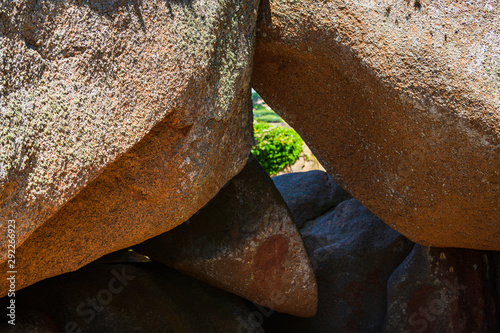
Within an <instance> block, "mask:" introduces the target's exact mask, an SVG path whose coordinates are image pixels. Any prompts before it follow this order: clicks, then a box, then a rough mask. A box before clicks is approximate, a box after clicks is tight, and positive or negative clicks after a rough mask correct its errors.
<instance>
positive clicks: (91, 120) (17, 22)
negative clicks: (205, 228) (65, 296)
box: [0, 0, 257, 295]
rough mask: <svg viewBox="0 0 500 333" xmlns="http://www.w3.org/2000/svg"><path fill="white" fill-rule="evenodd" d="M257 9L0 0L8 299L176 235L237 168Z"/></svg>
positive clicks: (224, 4) (1, 208)
mask: <svg viewBox="0 0 500 333" xmlns="http://www.w3.org/2000/svg"><path fill="white" fill-rule="evenodd" d="M256 3H257V1H247V2H244V3H242V2H240V1H233V0H224V1H218V0H208V1H201V0H199V1H197V0H195V1H189V2H188V3H185V2H178V1H173V2H172V1H167V2H165V1H160V2H158V1H152V0H144V1H140V2H129V1H121V0H120V1H111V2H100V1H87V2H74V1H56V2H54V1H46V0H42V1H34V0H22V1H2V2H1V4H0V79H1V82H0V115H1V116H0V132H1V133H2V134H1V136H0V140H1V142H0V223H1V225H2V230H4V227H5V225H6V223H7V221H8V220H11V219H12V220H15V221H16V226H17V228H16V236H17V245H18V249H17V262H16V269H17V270H18V276H17V279H18V280H17V286H18V288H22V287H24V286H26V285H29V284H31V283H34V282H36V281H38V280H40V279H43V278H47V277H50V276H53V275H56V274H60V273H64V272H67V271H71V270H75V269H77V268H78V267H81V266H83V265H84V264H86V263H88V262H90V261H92V260H93V259H96V258H98V257H100V256H101V255H103V254H105V253H109V252H112V251H114V250H118V249H120V248H124V247H126V246H130V245H132V244H136V243H139V242H142V241H144V240H146V239H148V238H151V237H153V236H155V235H157V234H160V233H162V232H165V231H166V230H169V229H171V228H173V227H175V226H176V225H178V224H179V223H182V222H184V221H186V220H187V219H188V218H189V217H190V216H191V215H192V214H194V213H195V212H196V211H198V210H199V209H200V208H201V207H202V206H203V205H204V204H206V203H207V202H208V201H209V200H210V199H211V198H212V197H213V196H214V195H215V194H216V193H217V192H218V191H219V189H220V188H221V187H222V186H223V185H224V184H225V183H226V182H227V181H228V180H229V179H231V178H232V177H233V176H234V175H236V174H237V173H238V172H239V171H240V170H241V168H242V167H243V166H244V165H245V163H246V160H247V156H248V152H249V150H250V145H251V140H252V139H251V126H252V119H251V118H252V115H251V102H250V87H249V80H250V65H251V56H252V49H253V41H254V29H255V20H256V16H257V13H256V8H257V4H256ZM82 188H83V190H82ZM77 194H78V195H77ZM75 195H77V196H76V197H75ZM72 198H73V199H72ZM70 199H72V200H71V201H68V200H70ZM61 207H63V208H61ZM6 239H7V238H6V237H1V238H0V255H1V256H0V259H1V261H3V260H4V259H5V257H6V255H7V251H6V247H7V246H6ZM0 267H1V269H2V270H3V271H6V270H7V267H6V263H4V264H3V266H1V265H0ZM4 283H5V280H3V281H2V282H1V283H0V285H1V286H2V288H1V294H2V295H3V294H4V291H5V288H3V286H4Z"/></svg>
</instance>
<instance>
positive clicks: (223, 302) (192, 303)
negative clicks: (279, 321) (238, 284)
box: [0, 263, 251, 333]
mask: <svg viewBox="0 0 500 333" xmlns="http://www.w3.org/2000/svg"><path fill="white" fill-rule="evenodd" d="M7 300H8V298H3V299H1V302H0V303H1V304H2V308H4V306H3V305H4V304H6V303H5V301H7ZM16 304H17V319H16V326H15V327H9V326H10V325H8V324H6V322H5V320H2V322H1V323H0V332H6V333H7V332H9V333H10V332H20V333H37V332H38V333H42V332H43V333H48V332H50V333H53V332H54V333H55V332H75V333H76V332H81V333H96V332H109V333H114V332H116V333H124V332H169V333H170V332H172V333H186V332H195V333H196V332H199V333H202V332H220V333H227V332H238V330H239V329H240V327H244V326H245V325H247V322H248V319H249V318H251V317H250V310H249V309H248V307H247V306H246V305H245V302H244V300H242V299H241V298H239V297H237V296H234V295H231V294H229V293H226V292H224V291H222V290H218V289H216V288H213V287H212V286H209V285H207V284H204V283H202V282H199V281H196V280H194V279H191V278H189V277H186V276H184V275H182V274H180V273H178V272H176V271H174V270H172V269H170V268H168V267H166V266H163V265H161V264H158V263H142V264H127V263H122V264H97V263H95V264H94V263H93V264H90V265H88V266H85V267H84V268H82V269H80V270H78V271H76V272H73V273H67V274H64V275H61V276H57V277H55V278H51V279H47V280H44V281H41V282H39V283H37V284H35V285H33V286H30V287H28V288H25V289H24V290H22V291H20V292H18V293H17V295H16ZM35 325H40V326H35ZM241 332H244V330H241Z"/></svg>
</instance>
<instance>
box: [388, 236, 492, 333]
mask: <svg viewBox="0 0 500 333" xmlns="http://www.w3.org/2000/svg"><path fill="white" fill-rule="evenodd" d="M492 268H493V269H494V267H493V266H492V264H491V263H488V256H487V254H486V253H484V252H481V251H477V250H468V249H442V248H429V247H425V246H421V245H415V247H414V249H413V251H412V253H411V254H410V255H409V256H408V257H407V258H406V259H405V261H404V262H403V263H402V264H401V265H400V266H399V267H398V268H397V269H396V270H395V271H394V273H393V274H392V275H391V278H390V279H389V282H388V284H387V315H386V322H385V326H384V328H383V330H382V331H381V332H383V333H400V332H405V333H414V332H426V333H442V332H454V333H469V332H498V328H499V327H498V323H497V318H495V316H496V312H497V310H495V299H494V298H495V295H494V293H493V292H492V291H494V288H493V289H492V288H490V285H491V284H490V282H493V281H490V279H491V277H490V276H489V274H490V272H489V270H491V269H492Z"/></svg>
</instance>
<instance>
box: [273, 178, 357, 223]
mask: <svg viewBox="0 0 500 333" xmlns="http://www.w3.org/2000/svg"><path fill="white" fill-rule="evenodd" d="M272 180H273V182H274V185H276V188H277V189H278V190H279V191H280V193H281V196H282V197H283V199H284V200H285V202H286V205H287V206H288V208H289V209H290V212H291V213H292V216H293V220H294V221H295V224H297V227H299V228H301V227H302V226H303V225H304V223H305V222H306V221H308V220H312V219H315V218H317V217H319V216H320V215H322V214H324V213H326V212H327V211H328V210H330V209H331V208H333V207H335V206H336V205H338V204H339V203H341V202H342V201H344V200H346V199H348V198H349V197H350V195H349V193H347V192H346V191H344V189H343V188H342V187H340V186H338V185H337V184H336V183H335V182H334V181H333V179H332V177H330V176H329V175H328V174H327V173H326V172H324V171H320V170H312V171H307V172H293V173H287V174H284V175H279V176H275V177H273V178H272Z"/></svg>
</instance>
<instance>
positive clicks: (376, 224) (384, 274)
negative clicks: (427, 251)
mask: <svg viewBox="0 0 500 333" xmlns="http://www.w3.org/2000/svg"><path fill="white" fill-rule="evenodd" d="M302 235H303V237H304V242H305V244H306V248H307V250H308V251H309V253H310V254H311V261H312V262H313V266H314V267H315V274H316V279H317V281H318V296H319V299H318V314H317V315H316V316H315V317H314V318H312V319H311V320H310V322H309V325H310V327H309V330H308V332H321V333H322V332H325V333H327V332H343V333H344V332H345V333H347V332H349V333H355V332H379V331H380V329H381V326H382V323H383V320H384V316H385V309H386V299H387V297H386V285H387V280H388V279H389V277H390V275H391V273H392V272H393V271H394V269H395V268H396V267H398V265H399V264H400V263H401V262H402V261H403V260H404V259H405V257H406V256H407V255H408V254H409V253H410V251H411V249H412V247H413V243H412V242H410V241H409V240H408V239H406V238H405V237H403V236H402V235H401V234H399V233H398V232H397V231H395V230H393V229H391V228H390V227H389V226H387V225H386V224H385V223H384V222H383V221H381V220H380V219H379V218H378V217H376V216H375V215H373V214H372V213H371V212H370V211H369V210H368V209H366V208H365V207H363V205H361V204H360V203H359V202H358V201H357V200H355V199H350V200H347V201H344V202H342V203H341V204H340V205H338V206H337V208H336V209H335V210H332V211H331V212H329V213H327V214H325V215H323V216H322V217H320V218H319V219H318V220H317V221H315V226H314V228H313V229H312V230H311V231H309V232H304V233H303V234H302Z"/></svg>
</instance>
